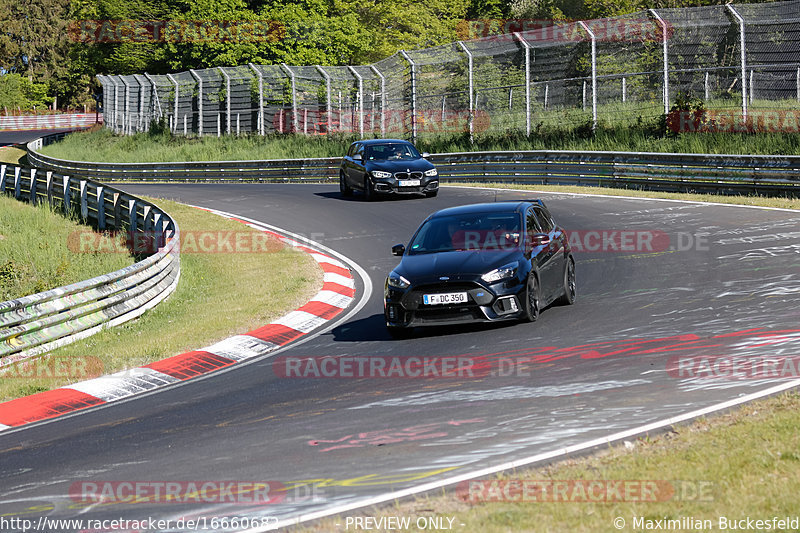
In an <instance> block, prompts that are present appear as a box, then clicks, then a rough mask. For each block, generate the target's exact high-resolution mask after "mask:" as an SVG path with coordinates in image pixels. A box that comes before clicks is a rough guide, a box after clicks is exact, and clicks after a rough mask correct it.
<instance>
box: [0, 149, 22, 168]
mask: <svg viewBox="0 0 800 533" xmlns="http://www.w3.org/2000/svg"><path fill="white" fill-rule="evenodd" d="M26 155H27V152H26V151H25V150H23V149H21V148H16V147H14V146H1V147H0V163H11V164H12V165H20V164H21V163H20V160H22V159H23V158H24V157H25V156H26Z"/></svg>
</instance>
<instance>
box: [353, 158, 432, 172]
mask: <svg viewBox="0 0 800 533" xmlns="http://www.w3.org/2000/svg"><path fill="white" fill-rule="evenodd" d="M364 166H365V167H366V169H367V170H369V171H372V170H383V171H384V172H392V173H394V172H411V171H415V170H416V171H422V172H424V171H426V170H430V169H432V168H433V163H431V162H430V161H428V160H426V159H406V160H398V161H393V160H389V159H385V160H378V161H367V162H366V163H365V165H364Z"/></svg>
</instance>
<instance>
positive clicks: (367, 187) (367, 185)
mask: <svg viewBox="0 0 800 533" xmlns="http://www.w3.org/2000/svg"><path fill="white" fill-rule="evenodd" d="M374 199H375V191H374V190H373V189H372V182H371V181H370V180H369V177H365V178H364V200H365V201H367V202H371V201H372V200H374Z"/></svg>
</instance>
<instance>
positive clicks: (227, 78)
mask: <svg viewBox="0 0 800 533" xmlns="http://www.w3.org/2000/svg"><path fill="white" fill-rule="evenodd" d="M217 68H218V69H219V71H220V72H222V76H223V77H224V78H225V117H226V128H225V132H226V133H227V134H228V135H230V134H231V77H230V76H228V73H227V72H225V67H217Z"/></svg>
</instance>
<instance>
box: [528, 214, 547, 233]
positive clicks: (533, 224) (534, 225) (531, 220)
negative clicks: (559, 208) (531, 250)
mask: <svg viewBox="0 0 800 533" xmlns="http://www.w3.org/2000/svg"><path fill="white" fill-rule="evenodd" d="M526 219H527V222H526V227H527V229H528V233H529V234H530V235H533V234H534V233H544V230H543V229H542V225H541V223H540V222H539V219H538V217H537V216H536V213H535V212H534V210H533V208H530V209H528V213H527V215H526Z"/></svg>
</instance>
